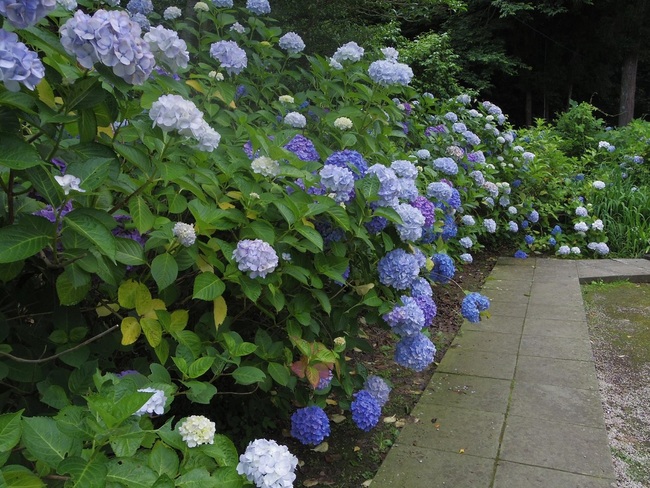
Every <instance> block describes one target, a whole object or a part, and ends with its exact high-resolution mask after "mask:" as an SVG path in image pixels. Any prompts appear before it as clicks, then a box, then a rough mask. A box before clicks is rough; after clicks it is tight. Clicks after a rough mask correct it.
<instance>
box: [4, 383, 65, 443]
mask: <svg viewBox="0 0 650 488" xmlns="http://www.w3.org/2000/svg"><path fill="white" fill-rule="evenodd" d="M36 386H37V387H38V391H39V392H40V394H41V401H42V402H43V403H45V404H46V405H49V406H50V407H52V408H56V409H57V410H61V409H62V408H65V407H67V406H69V405H70V399H69V398H68V395H66V392H65V390H64V389H63V388H62V387H60V386H59V385H49V384H46V383H44V382H41V383H39V384H38V385H36ZM1 450H2V449H0V451H1Z"/></svg>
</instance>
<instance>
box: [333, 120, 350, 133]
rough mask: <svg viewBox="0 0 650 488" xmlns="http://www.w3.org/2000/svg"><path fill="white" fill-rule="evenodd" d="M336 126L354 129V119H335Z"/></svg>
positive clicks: (343, 128) (341, 128)
mask: <svg viewBox="0 0 650 488" xmlns="http://www.w3.org/2000/svg"><path fill="white" fill-rule="evenodd" d="M334 127H336V128H337V129H339V130H348V129H352V127H353V124H352V121H351V120H350V119H348V118H347V117H339V118H338V119H336V120H335V121H334Z"/></svg>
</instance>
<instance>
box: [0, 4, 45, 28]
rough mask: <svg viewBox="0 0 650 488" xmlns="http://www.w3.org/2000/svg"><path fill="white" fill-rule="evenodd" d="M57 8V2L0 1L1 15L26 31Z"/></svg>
mask: <svg viewBox="0 0 650 488" xmlns="http://www.w3.org/2000/svg"><path fill="white" fill-rule="evenodd" d="M55 8H56V0H0V14H2V15H3V16H4V17H6V18H7V20H8V21H9V23H10V24H11V25H13V26H14V27H16V28H18V29H26V28H27V27H29V26H32V25H34V24H35V23H36V22H38V21H39V20H41V19H42V18H43V17H45V16H46V15H47V14H48V13H50V12H51V11H52V10H54V9H55Z"/></svg>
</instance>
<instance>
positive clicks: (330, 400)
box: [325, 398, 339, 405]
mask: <svg viewBox="0 0 650 488" xmlns="http://www.w3.org/2000/svg"><path fill="white" fill-rule="evenodd" d="M325 403H327V404H328V405H338V404H339V402H337V401H336V400H332V399H331V398H328V399H327V400H325Z"/></svg>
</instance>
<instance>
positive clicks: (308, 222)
mask: <svg viewBox="0 0 650 488" xmlns="http://www.w3.org/2000/svg"><path fill="white" fill-rule="evenodd" d="M302 223H303V224H305V225H306V226H307V227H311V228H312V229H315V228H316V227H314V224H312V223H311V222H310V221H309V220H307V219H306V218H304V217H303V218H302Z"/></svg>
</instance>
